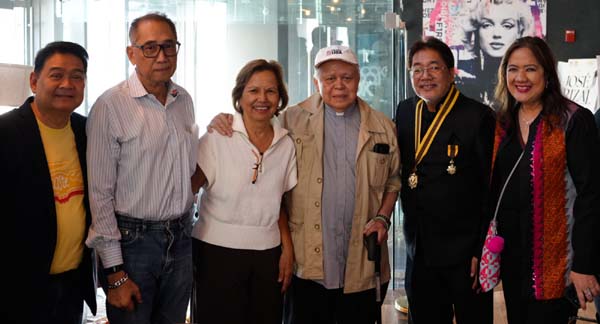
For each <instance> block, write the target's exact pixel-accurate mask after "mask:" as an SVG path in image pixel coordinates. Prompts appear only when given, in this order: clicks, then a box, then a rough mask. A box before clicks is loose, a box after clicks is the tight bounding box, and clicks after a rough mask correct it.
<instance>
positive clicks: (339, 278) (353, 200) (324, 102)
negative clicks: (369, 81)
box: [211, 45, 400, 324]
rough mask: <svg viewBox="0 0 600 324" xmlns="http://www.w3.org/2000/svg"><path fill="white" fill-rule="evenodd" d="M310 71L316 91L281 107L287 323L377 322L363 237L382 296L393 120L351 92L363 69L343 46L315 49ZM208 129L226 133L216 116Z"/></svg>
mask: <svg viewBox="0 0 600 324" xmlns="http://www.w3.org/2000/svg"><path fill="white" fill-rule="evenodd" d="M315 69H316V71H315V74H314V84H315V86H316V88H317V93H315V94H313V95H312V96H310V97H309V98H307V99H306V100H304V101H302V102H300V103H299V104H297V105H296V106H292V107H289V108H288V109H286V110H285V111H284V112H283V113H281V114H280V121H282V124H283V127H285V128H287V129H288V130H289V132H290V135H291V136H292V138H293V140H294V143H295V145H296V157H297V163H298V184H297V185H296V187H295V188H294V189H293V190H292V191H291V194H289V196H288V197H286V198H287V199H286V208H287V209H288V213H289V222H290V224H289V225H290V230H291V233H292V240H293V244H294V253H295V257H296V267H295V273H294V277H293V279H292V285H291V287H290V289H289V290H288V293H287V295H286V310H285V317H286V318H285V322H286V323H292V324H297V323H332V324H333V323H374V322H375V321H376V319H377V315H378V313H379V312H380V309H381V301H379V302H377V301H376V284H375V282H376V280H375V277H376V276H375V266H374V263H373V262H372V261H369V260H368V258H367V250H366V249H365V247H364V245H363V236H364V235H369V234H371V233H373V232H377V240H378V243H379V244H381V260H380V262H381V263H380V267H381V282H383V284H382V285H381V287H380V288H381V291H382V292H383V293H382V295H385V291H386V288H387V284H388V282H389V280H390V266H389V260H388V252H387V244H386V241H387V229H388V228H389V226H390V215H391V213H392V210H393V208H394V204H395V202H396V199H397V197H398V191H399V189H400V177H399V165H400V162H399V153H398V145H397V141H396V133H395V127H394V124H393V122H392V121H391V120H390V119H389V118H387V117H386V116H385V115H384V114H383V113H381V112H378V111H376V110H374V109H373V108H371V107H369V105H368V104H367V103H366V102H364V101H363V100H362V99H360V98H359V97H358V96H357V92H358V83H359V81H360V69H359V66H358V60H357V59H356V55H355V54H354V52H353V51H352V50H351V49H350V48H348V47H345V46H339V45H334V46H329V47H326V48H323V49H321V50H320V51H319V52H318V53H317V55H316V57H315ZM211 127H212V128H215V129H217V130H218V131H219V132H220V133H222V134H231V129H230V127H229V118H228V117H227V116H225V115H223V114H222V115H220V116H218V117H217V118H215V119H214V120H213V122H212V123H211ZM381 297H382V298H381V300H383V299H384V298H383V297H384V296H381Z"/></svg>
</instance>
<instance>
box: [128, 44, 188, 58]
mask: <svg viewBox="0 0 600 324" xmlns="http://www.w3.org/2000/svg"><path fill="white" fill-rule="evenodd" d="M131 46H133V47H135V48H139V49H141V50H142V54H143V55H144V57H147V58H155V57H157V56H158V53H160V50H162V51H163V53H165V56H176V55H177V53H178V52H179V47H180V46H181V43H179V42H166V43H162V44H159V43H147V44H144V45H131Z"/></svg>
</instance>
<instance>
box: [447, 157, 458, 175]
mask: <svg viewBox="0 0 600 324" xmlns="http://www.w3.org/2000/svg"><path fill="white" fill-rule="evenodd" d="M446 171H448V174H450V175H454V174H455V173H456V166H455V165H454V160H453V159H450V164H449V165H448V168H446Z"/></svg>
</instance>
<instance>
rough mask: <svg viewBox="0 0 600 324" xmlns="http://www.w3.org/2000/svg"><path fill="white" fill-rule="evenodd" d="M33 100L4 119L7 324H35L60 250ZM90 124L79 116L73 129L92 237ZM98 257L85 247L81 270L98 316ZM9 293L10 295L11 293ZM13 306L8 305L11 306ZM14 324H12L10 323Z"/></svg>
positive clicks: (0, 164) (0, 160)
mask: <svg viewBox="0 0 600 324" xmlns="http://www.w3.org/2000/svg"><path fill="white" fill-rule="evenodd" d="M32 101H33V97H31V98H29V99H27V101H26V102H25V103H24V104H23V105H22V106H21V107H20V108H18V109H15V110H12V111H11V112H8V113H6V114H4V115H1V116H0V174H1V177H0V178H1V179H2V184H0V213H1V215H2V216H1V217H0V220H1V224H2V225H3V230H2V232H3V233H2V235H0V237H1V239H0V242H1V243H0V244H1V245H0V246H1V248H2V255H1V256H0V258H2V259H3V262H2V264H3V265H2V266H1V267H0V268H2V271H1V273H2V276H1V277H0V278H2V280H3V281H4V283H5V284H7V285H3V286H4V289H3V291H4V295H5V298H4V299H5V302H3V303H2V305H1V307H2V316H0V318H1V319H2V320H1V321H2V322H5V321H6V322H9V323H11V319H12V320H14V321H15V322H18V323H34V322H35V321H36V320H35V317H36V315H38V314H39V313H40V310H43V309H44V306H45V305H44V304H43V303H44V298H42V297H43V296H44V293H45V291H46V288H45V287H46V286H47V285H48V279H49V277H50V275H49V272H50V265H51V263H52V258H53V255H54V249H55V246H56V209H55V206H54V192H53V188H52V181H51V178H50V171H49V169H48V161H47V160H46V154H45V152H44V146H43V144H42V139H41V136H40V131H39V128H38V125H37V122H36V119H35V115H34V114H33V111H32V109H31V102H32ZM85 122H86V118H85V117H83V116H81V115H78V114H75V113H73V114H72V115H71V127H72V129H73V133H74V134H75V142H76V146H77V153H78V155H79V162H80V164H81V172H82V175H83V178H84V179H83V180H84V186H85V187H84V188H85V190H86V191H85V196H84V204H85V209H86V233H87V228H89V225H90V221H91V218H90V216H91V214H90V209H89V201H88V196H87V169H86V159H85V154H86V135H85ZM93 269H94V259H93V254H92V251H91V250H90V249H88V248H87V247H85V246H84V255H83V260H82V262H81V264H80V267H79V270H80V271H79V274H81V282H82V287H81V288H82V296H81V297H82V300H83V299H85V301H86V303H87V304H88V306H89V307H90V309H91V310H92V312H93V313H95V312H96V290H95V287H96V286H95V274H94V272H93ZM7 288H8V289H7ZM6 301H8V302H6ZM7 319H8V320H7Z"/></svg>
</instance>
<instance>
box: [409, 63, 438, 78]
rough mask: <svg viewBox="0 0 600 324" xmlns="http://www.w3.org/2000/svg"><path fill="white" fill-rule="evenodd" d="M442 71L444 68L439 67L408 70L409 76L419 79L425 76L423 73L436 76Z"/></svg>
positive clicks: (432, 66)
mask: <svg viewBox="0 0 600 324" xmlns="http://www.w3.org/2000/svg"><path fill="white" fill-rule="evenodd" d="M443 70H444V66H439V65H431V66H427V67H420V66H418V67H415V68H412V69H410V70H409V72H410V75H411V76H412V77H413V78H420V77H422V76H423V74H425V72H429V74H430V75H438V74H440V73H441V72H442V71H443Z"/></svg>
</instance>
